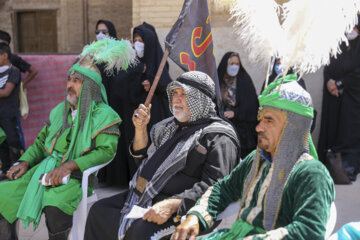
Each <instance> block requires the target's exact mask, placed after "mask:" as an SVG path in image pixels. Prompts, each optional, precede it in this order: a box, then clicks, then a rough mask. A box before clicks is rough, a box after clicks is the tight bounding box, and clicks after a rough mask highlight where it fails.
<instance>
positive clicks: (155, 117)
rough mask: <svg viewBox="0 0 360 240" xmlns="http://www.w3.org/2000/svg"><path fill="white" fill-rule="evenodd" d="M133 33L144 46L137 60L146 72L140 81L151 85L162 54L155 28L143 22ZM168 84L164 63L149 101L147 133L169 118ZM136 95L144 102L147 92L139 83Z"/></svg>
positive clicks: (166, 67) (167, 71) (167, 66)
mask: <svg viewBox="0 0 360 240" xmlns="http://www.w3.org/2000/svg"><path fill="white" fill-rule="evenodd" d="M135 33H137V34H138V35H140V36H141V38H142V39H143V41H144V44H145V49H144V56H143V57H142V58H140V59H139V60H140V62H142V63H143V64H145V66H146V71H145V72H144V73H143V74H142V81H145V80H148V81H149V82H150V84H152V83H153V81H154V78H155V75H156V72H157V70H158V68H159V65H160V62H161V59H162V57H163V55H164V52H163V50H162V48H161V46H160V42H159V39H158V36H157V34H156V32H155V28H154V27H153V26H152V25H150V24H148V23H146V22H144V23H143V24H141V25H139V26H137V27H135V28H134V31H133V35H134V34H135ZM170 82H171V78H170V75H169V64H168V63H166V65H165V67H164V70H163V72H162V74H161V77H160V81H159V83H158V85H157V88H156V90H155V94H154V96H153V99H152V101H151V105H152V107H151V119H150V123H149V125H148V131H150V129H151V127H152V126H153V125H154V124H155V123H157V122H160V121H161V120H163V119H165V118H167V117H170V116H171V113H170V109H169V101H168V96H167V93H166V87H167V85H168V84H169V83H170ZM136 94H137V96H138V97H139V99H141V101H142V102H145V99H146V97H147V95H148V92H146V91H145V90H144V87H143V86H142V85H141V83H140V84H139V85H138V86H137V88H136Z"/></svg>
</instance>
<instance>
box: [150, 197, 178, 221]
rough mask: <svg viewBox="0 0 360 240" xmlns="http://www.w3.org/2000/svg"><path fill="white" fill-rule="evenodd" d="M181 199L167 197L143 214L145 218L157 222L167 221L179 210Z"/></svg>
mask: <svg viewBox="0 0 360 240" xmlns="http://www.w3.org/2000/svg"><path fill="white" fill-rule="evenodd" d="M180 203H181V199H166V200H163V201H161V202H158V203H156V204H155V205H154V206H152V207H151V208H150V209H149V210H148V211H147V212H146V213H145V214H144V216H143V220H146V221H148V222H153V223H157V224H159V225H161V224H163V223H165V222H166V221H167V220H169V218H170V217H171V216H172V215H173V214H174V213H175V212H176V211H177V210H178V208H179V205H180Z"/></svg>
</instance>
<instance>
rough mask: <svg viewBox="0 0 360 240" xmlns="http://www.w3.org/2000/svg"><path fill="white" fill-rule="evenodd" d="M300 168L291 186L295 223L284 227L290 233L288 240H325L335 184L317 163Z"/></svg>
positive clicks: (320, 164)
mask: <svg viewBox="0 0 360 240" xmlns="http://www.w3.org/2000/svg"><path fill="white" fill-rule="evenodd" d="M301 165H303V167H302V166H301ZM297 167H298V169H301V170H299V171H297V172H295V174H294V178H293V179H291V180H292V182H291V183H289V185H288V186H289V192H288V193H289V194H290V195H292V199H293V209H294V210H293V211H292V212H293V217H292V219H293V220H292V222H291V223H290V224H289V225H287V226H286V227H285V228H286V229H287V230H288V232H289V234H288V235H287V237H286V238H285V239H289V240H290V239H294V240H295V239H296V240H305V239H312V240H317V239H319V240H320V239H321V240H322V239H324V235H325V232H326V224H327V220H328V217H329V212H330V205H331V203H332V202H333V201H334V199H335V190H334V182H333V180H332V178H331V177H330V175H329V172H328V170H327V169H326V168H325V166H324V165H323V164H322V163H320V162H319V161H318V160H310V161H305V162H302V163H299V166H297ZM289 180H290V179H289ZM287 197H288V198H290V197H291V196H289V195H288V196H287ZM285 211H286V210H285Z"/></svg>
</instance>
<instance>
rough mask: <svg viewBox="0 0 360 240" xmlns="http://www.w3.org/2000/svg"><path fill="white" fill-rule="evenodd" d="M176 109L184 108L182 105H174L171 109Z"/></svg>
mask: <svg viewBox="0 0 360 240" xmlns="http://www.w3.org/2000/svg"><path fill="white" fill-rule="evenodd" d="M176 107H180V108H184V106H183V105H181V104H177V103H175V104H174V105H173V107H172V108H173V109H175V108H176Z"/></svg>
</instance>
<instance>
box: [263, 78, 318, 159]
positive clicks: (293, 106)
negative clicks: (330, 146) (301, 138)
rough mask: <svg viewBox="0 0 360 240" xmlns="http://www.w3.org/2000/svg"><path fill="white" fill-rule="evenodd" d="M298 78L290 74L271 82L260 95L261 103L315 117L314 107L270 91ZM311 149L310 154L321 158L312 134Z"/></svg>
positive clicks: (310, 139)
mask: <svg viewBox="0 0 360 240" xmlns="http://www.w3.org/2000/svg"><path fill="white" fill-rule="evenodd" d="M296 80H297V75H296V74H289V75H287V76H285V79H282V78H279V79H278V80H276V81H274V82H272V83H270V84H269V86H267V88H265V89H264V91H263V92H262V93H261V95H260V96H259V105H260V106H270V107H275V108H281V109H285V110H287V111H290V112H294V113H297V114H300V115H302V116H305V117H309V118H311V119H313V118H314V109H313V108H312V107H308V106H306V105H304V104H302V103H299V102H295V101H291V100H288V99H281V98H280V91H275V92H272V93H270V91H272V90H273V89H275V88H279V86H280V85H281V84H283V83H288V82H292V81H296ZM309 150H310V155H311V156H312V157H313V158H314V159H319V157H318V154H317V152H316V148H315V145H314V143H313V140H312V137H311V135H309Z"/></svg>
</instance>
